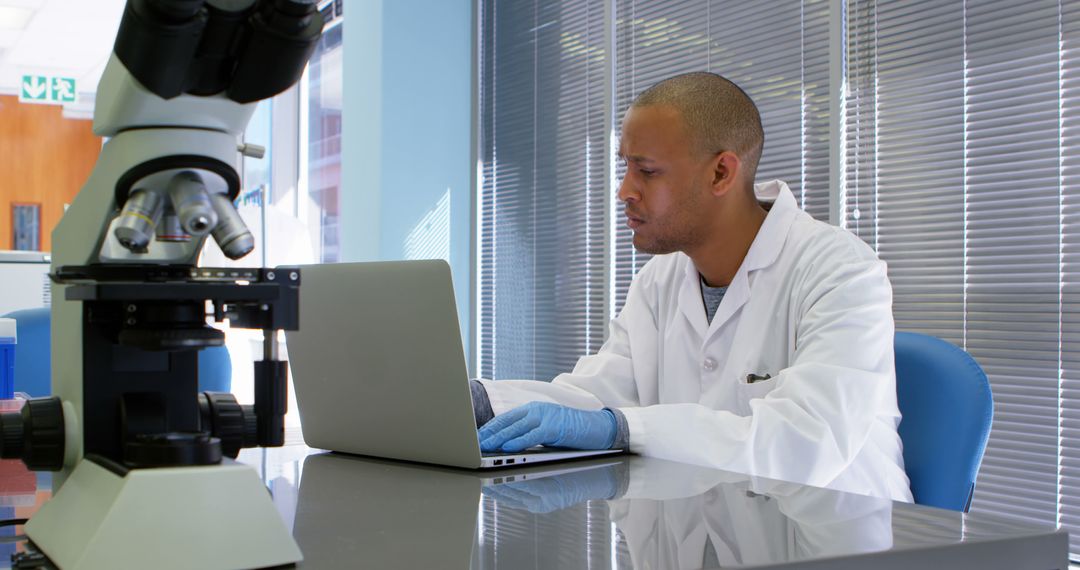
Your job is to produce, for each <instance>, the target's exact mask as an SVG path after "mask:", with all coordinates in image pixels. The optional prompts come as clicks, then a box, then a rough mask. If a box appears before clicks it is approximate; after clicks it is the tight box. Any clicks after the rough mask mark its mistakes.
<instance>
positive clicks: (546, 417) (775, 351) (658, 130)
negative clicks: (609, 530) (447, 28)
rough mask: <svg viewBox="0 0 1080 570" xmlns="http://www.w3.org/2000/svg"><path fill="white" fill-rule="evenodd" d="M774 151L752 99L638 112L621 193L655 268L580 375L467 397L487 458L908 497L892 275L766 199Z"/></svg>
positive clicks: (705, 88) (713, 99) (721, 92)
mask: <svg viewBox="0 0 1080 570" xmlns="http://www.w3.org/2000/svg"><path fill="white" fill-rule="evenodd" d="M763 144H764V132H763V130H762V127H761V118H760V115H759V114H758V111H757V108H756V107H755V106H754V103H753V101H751V100H750V98H749V97H748V96H747V95H746V93H744V92H743V91H742V90H741V89H739V88H738V86H736V85H735V84H734V83H732V82H730V81H728V80H726V79H724V78H722V77H720V76H718V75H714V74H711V73H691V74H687V75H681V76H677V77H673V78H671V79H668V80H666V81H663V82H661V83H659V84H657V85H655V86H653V87H652V88H650V89H648V90H646V91H645V92H644V93H642V94H641V95H640V96H639V97H638V98H637V99H636V100H635V101H634V103H633V104H632V105H631V106H630V109H629V110H628V111H627V112H626V116H625V118H624V120H623V132H622V138H621V140H620V145H619V156H620V158H622V159H623V160H625V161H626V175H625V177H624V178H623V181H622V185H621V186H620V187H619V191H618V197H619V200H621V201H622V202H624V203H625V213H626V218H627V225H629V227H630V228H632V229H633V231H634V247H636V248H637V249H639V250H641V251H644V252H646V253H652V254H656V256H655V257H653V259H651V260H650V261H649V262H648V263H647V264H646V265H645V267H643V268H642V270H641V271H640V272H639V273H638V275H637V276H636V277H635V278H634V281H633V283H632V284H631V286H630V290H629V292H628V294H627V298H626V304H625V306H624V307H623V309H622V311H621V312H620V314H619V316H618V317H617V318H615V319H614V320H613V321H612V323H611V332H610V336H609V338H608V340H607V342H606V343H605V344H604V346H603V347H602V348H601V349H600V351H599V352H598V353H597V354H595V355H590V356H586V357H583V358H582V359H581V360H580V361H579V362H578V364H577V366H576V367H575V368H574V371H573V372H571V373H569V374H562V375H560V376H558V377H557V378H555V380H554V381H552V382H550V383H549V382H540V381H532V380H502V381H498V382H493V381H489V380H483V381H480V382H478V383H476V384H474V399H475V401H476V402H477V406H476V407H477V409H478V424H480V423H482V422H484V421H486V420H487V417H484V416H490V415H492V414H495V415H496V417H495V419H493V420H491V421H490V422H487V423H486V425H483V427H482V428H481V429H480V443H481V447H482V448H483V449H484V450H485V451H499V450H501V451H517V450H521V449H525V448H528V447H531V446H534V445H552V446H561V447H572V448H580V449H606V448H625V449H629V450H630V451H631V452H634V453H639V454H642V455H649V456H655V457H659V458H662V459H669V460H674V461H681V462H685V463H694V464H699V465H707V466H711V467H716V468H719V469H726V470H730V471H738V472H743V473H750V474H754V475H758V476H763V477H770V478H774V479H781V480H786V481H795V482H800V483H806V484H811V485H816V486H827V487H831V488H837V489H842V490H846V491H852V492H858V493H863V494H871V495H876V496H881V497H888V498H892V499H896V500H905V501H911V492H910V490H909V486H908V480H907V477H906V475H905V473H904V469H903V457H902V455H901V443H900V438H899V436H898V434H897V432H896V427H897V425H898V424H899V421H900V413H899V411H898V409H897V404H896V388H895V371H894V364H893V320H892V290H891V287H890V285H889V281H888V278H887V276H886V270H885V264H884V263H883V262H882V261H880V260H878V259H877V257H876V256H875V255H874V252H873V251H872V250H871V249H870V248H869V247H867V246H866V244H864V243H863V242H862V241H860V240H859V239H858V238H856V237H855V236H854V235H852V234H850V233H848V232H846V231H844V230H841V229H839V228H836V227H833V226H830V225H828V224H825V223H822V222H818V221H816V220H814V219H813V218H811V217H810V216H809V215H807V214H806V213H805V212H803V211H802V210H800V209H799V208H798V205H797V204H796V202H795V198H794V196H793V195H792V194H791V192H790V190H788V188H787V185H785V184H784V183H782V182H779V181H773V182H769V183H766V184H762V185H759V186H757V187H756V188H755V186H754V182H753V181H754V177H755V174H756V170H757V164H758V160H759V158H760V157H761V150H762V146H763ZM755 192H756V194H755ZM762 202H764V203H765V204H766V205H764V206H763V204H762Z"/></svg>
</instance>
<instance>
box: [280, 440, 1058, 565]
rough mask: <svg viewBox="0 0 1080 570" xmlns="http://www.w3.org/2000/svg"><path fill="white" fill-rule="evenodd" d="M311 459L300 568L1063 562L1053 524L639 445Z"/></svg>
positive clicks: (302, 502)
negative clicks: (801, 481)
mask: <svg viewBox="0 0 1080 570" xmlns="http://www.w3.org/2000/svg"><path fill="white" fill-rule="evenodd" d="M301 473H302V476H301V483H300V489H299V493H298V497H297V504H296V512H295V518H294V520H293V522H294V535H295V536H296V539H297V542H298V543H299V544H300V548H301V549H302V550H303V552H304V556H305V561H304V563H303V565H302V567H304V568H309V567H310V568H340V567H346V566H350V567H351V566H353V565H356V564H362V565H363V566H364V567H372V568H473V569H494V568H514V569H521V568H535V569H547V568H638V569H640V568H715V567H754V568H772V567H781V566H782V567H784V568H790V567H799V568H815V567H829V568H865V567H868V566H869V565H872V566H873V567H875V568H911V567H916V566H917V565H924V566H925V565H930V566H932V567H944V566H948V567H953V568H956V567H967V565H968V564H967V562H969V561H971V562H972V563H973V564H975V563H977V564H976V565H973V566H972V567H979V568H1029V567H1030V568H1058V567H1060V568H1065V567H1066V557H1067V537H1066V536H1065V534H1064V533H1062V532H1057V531H1054V530H1053V529H1048V528H1039V527H1030V526H1027V525H1024V524H1022V523H1015V522H1012V521H1007V524H1004V525H1001V524H1000V523H1001V522H1002V521H996V522H993V523H990V524H987V523H985V522H983V521H982V519H980V518H979V517H972V516H971V515H962V514H960V513H952V512H949V511H941V510H938V509H931V508H927V507H920V506H917V505H908V504H902V503H893V502H891V501H888V500H885V499H878V498H872V497H864V496H859V495H852V494H848V493H842V492H837V491H831V490H825V489H818V488H813V487H806V486H803V485H798V484H792V483H782V482H777V481H771V480H767V479H757V478H752V477H747V476H743V475H737V474H733V473H727V472H723V471H715V470H711V469H706V468H700V467H694V466H689V465H683V464H678V463H671V462H667V461H661V460H655V459H649V458H642V457H619V458H615V459H610V458H609V459H597V460H589V461H582V462H573V463H565V464H560V465H555V466H550V467H531V468H528V469H517V470H512V471H504V472H499V473H476V472H471V471H462V470H456V469H443V468H438V467H429V466H421V465H414V464H406V463H399V462H390V461H381V460H376V459H368V458H358V457H350V456H342V455H336V454H324V455H312V456H309V457H307V458H306V459H305V460H304V463H303V467H302V469H301ZM972 525H974V527H975V528H978V529H980V531H979V533H977V534H976V535H972V534H971V533H966V534H965V529H966V528H969V527H971V526H972ZM793 563H795V565H794V566H792V565H791V564H793Z"/></svg>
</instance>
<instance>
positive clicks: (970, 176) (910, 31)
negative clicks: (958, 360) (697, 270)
mask: <svg viewBox="0 0 1080 570" xmlns="http://www.w3.org/2000/svg"><path fill="white" fill-rule="evenodd" d="M1069 4H1075V3H1069ZM1075 13H1076V9H1075V7H1074V6H1067V5H1065V4H1063V3H1059V2H1058V0H1037V1H1031V2H1025V3H1015V2H1009V1H997V0H995V1H987V0H984V1H980V2H953V3H943V2H936V1H932V0H929V1H915V2H903V3H899V2H878V1H873V0H870V1H867V0H853V1H850V2H849V3H848V14H847V18H848V23H849V25H848V69H847V79H848V92H847V105H846V108H847V113H848V115H847V117H846V123H847V154H846V160H847V164H848V167H847V171H846V189H845V192H844V204H843V209H844V214H845V215H844V223H845V224H846V225H847V227H848V228H849V229H851V230H853V231H855V232H856V233H857V234H858V235H859V236H860V237H862V238H863V239H864V240H866V241H867V242H868V243H870V244H871V245H872V246H874V247H875V248H876V249H877V250H878V253H879V254H880V256H881V257H882V258H883V259H885V261H886V262H888V263H889V275H890V278H891V280H892V283H893V289H894V296H895V306H894V311H895V315H896V322H897V328H898V329H900V330H913V331H919V332H925V333H928V334H932V335H936V336H939V337H943V338H946V339H948V340H950V341H952V342H954V343H956V344H959V345H961V346H963V347H964V348H966V349H967V350H968V351H969V352H970V353H971V354H972V355H973V356H974V357H975V359H976V360H977V361H978V362H979V363H980V364H981V365H982V367H983V369H984V370H985V371H986V373H987V375H988V376H989V377H990V381H991V385H992V388H993V391H994V401H995V415H994V424H993V428H992V432H991V436H990V442H989V444H988V447H987V450H986V454H985V457H984V459H983V464H982V468H981V471H980V473H979V478H978V481H977V485H976V490H975V497H974V501H973V504H972V511H973V512H992V513H999V514H1004V515H1010V516H1015V517H1021V518H1025V519H1028V520H1033V521H1039V522H1043V523H1050V524H1053V523H1055V522H1057V521H1058V520H1061V521H1062V522H1063V523H1065V524H1066V525H1069V526H1073V528H1072V529H1071V530H1072V532H1073V534H1074V535H1076V534H1077V532H1076V531H1077V530H1080V529H1078V528H1077V527H1075V526H1074V525H1075V524H1076V519H1075V514H1076V511H1075V507H1071V505H1074V504H1076V503H1077V498H1080V495H1078V493H1077V491H1078V490H1080V488H1077V487H1076V481H1075V480H1074V479H1073V478H1072V477H1070V475H1071V473H1070V472H1069V471H1068V469H1067V468H1065V467H1064V463H1065V462H1067V461H1068V458H1069V457H1070V456H1071V457H1076V456H1077V455H1078V454H1077V452H1076V449H1075V447H1076V446H1075V444H1074V443H1073V441H1075V439H1076V438H1075V437H1074V436H1073V434H1072V433H1070V429H1074V424H1069V423H1068V419H1067V418H1068V412H1067V410H1069V409H1071V406H1070V405H1069V404H1068V402H1069V393H1068V391H1067V389H1068V388H1070V387H1071V385H1070V384H1069V376H1070V374H1072V373H1071V370H1072V369H1075V368H1074V367H1072V365H1071V364H1070V363H1069V361H1070V359H1071V358H1072V357H1071V355H1072V354H1073V352H1074V350H1073V349H1072V348H1071V346H1070V344H1071V342H1070V341H1071V339H1069V338H1068V336H1067V334H1068V331H1069V322H1070V320H1073V318H1072V317H1071V315H1072V314H1075V310H1074V307H1075V299H1070V298H1069V297H1068V293H1069V284H1070V283H1072V282H1074V281H1075V278H1074V276H1073V273H1074V272H1075V269H1074V268H1073V267H1072V265H1071V264H1070V263H1069V261H1070V259H1069V257H1068V255H1067V251H1068V250H1067V244H1068V238H1069V236H1071V235H1073V233H1074V231H1073V228H1074V227H1075V220H1074V219H1072V217H1070V215H1069V213H1070V212H1069V209H1068V205H1069V202H1068V197H1069V188H1070V187H1069V184H1067V182H1068V181H1069V180H1070V179H1069V176H1067V174H1068V164H1069V163H1068V160H1069V159H1070V157H1072V156H1073V155H1074V151H1073V150H1072V149H1071V145H1070V142H1071V139H1070V138H1068V137H1067V136H1065V135H1067V131H1066V130H1064V129H1063V123H1064V121H1065V120H1066V119H1067V118H1070V111H1071V108H1070V105H1069V99H1068V98H1067V97H1066V96H1065V94H1066V93H1068V91H1067V90H1065V91H1063V90H1062V86H1063V85H1067V83H1066V82H1067V80H1068V79H1069V76H1068V75H1067V73H1066V71H1067V70H1070V69H1072V65H1074V64H1073V63H1072V62H1071V59H1072V58H1075V55H1074V53H1075V52H1073V53H1070V52H1069V51H1068V49H1062V45H1065V44H1063V43H1062V41H1063V38H1071V36H1072V35H1075V32H1074V31H1072V28H1071V27H1070V24H1071V25H1073V26H1075V23H1074V22H1075V20H1076V16H1075ZM1063 396H1064V397H1065V398H1064V399H1063ZM1063 407H1064V410H1066V413H1065V416H1064V417H1063V415H1062V410H1063ZM1059 452H1060V453H1059ZM1059 458H1061V459H1059ZM1059 465H1060V466H1062V469H1061V471H1060V472H1059ZM1070 516H1071V517H1072V518H1070ZM1059 517H1060V519H1059ZM1077 545H1078V542H1077V541H1076V539H1074V540H1073V551H1074V553H1075V552H1077V550H1078V548H1077Z"/></svg>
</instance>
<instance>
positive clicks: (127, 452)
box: [0, 0, 323, 570]
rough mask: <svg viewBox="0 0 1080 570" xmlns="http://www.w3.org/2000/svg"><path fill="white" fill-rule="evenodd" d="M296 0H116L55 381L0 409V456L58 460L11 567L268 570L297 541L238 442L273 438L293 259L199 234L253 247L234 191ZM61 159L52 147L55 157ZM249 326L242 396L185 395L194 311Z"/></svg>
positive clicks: (291, 310) (59, 311)
mask: <svg viewBox="0 0 1080 570" xmlns="http://www.w3.org/2000/svg"><path fill="white" fill-rule="evenodd" d="M313 2H314V0H128V2H127V5H126V7H125V10H124V14H123V18H122V21H121V23H120V28H119V31H118V33H117V37H116V43H115V45H114V48H113V53H112V54H111V56H110V59H109V61H108V63H107V66H106V68H105V71H104V74H103V76H102V79H101V83H100V86H99V88H98V95H97V100H96V105H95V109H94V132H95V133H96V134H98V135H100V136H103V137H107V142H106V143H105V144H104V146H103V148H102V150H101V154H100V156H99V159H98V162H97V164H96V165H95V167H94V169H93V171H92V173H91V175H90V178H89V180H88V181H87V182H86V184H85V186H83V188H82V190H81V191H80V192H79V193H78V195H77V196H76V198H75V200H74V201H73V203H72V204H71V207H70V208H69V209H68V211H67V212H66V213H65V214H64V216H63V219H62V220H61V221H60V223H59V225H58V226H57V227H56V229H55V231H54V232H53V244H54V250H53V252H52V274H51V275H52V279H53V295H52V298H53V304H52V370H53V394H54V396H52V397H49V398H36V399H32V400H29V401H27V402H26V404H25V406H24V407H23V409H22V410H21V411H20V412H16V413H5V414H2V415H0V432H2V434H0V443H2V445H0V456H2V457H4V458H21V459H22V460H23V461H24V462H25V463H26V464H27V465H28V466H29V467H30V468H31V469H35V470H52V471H58V473H57V474H55V475H54V477H53V490H54V493H55V494H54V497H53V498H52V499H51V500H49V501H48V502H46V503H45V504H44V505H43V506H42V508H41V509H40V510H39V511H38V512H37V513H36V514H35V515H34V516H33V517H32V518H31V519H30V521H29V522H28V523H27V524H26V526H25V529H26V534H27V536H28V537H29V539H30V540H31V542H32V546H33V548H32V549H31V550H32V551H33V552H31V553H30V554H27V555H23V556H19V555H16V557H15V560H14V563H15V567H17V568H18V567H33V568H39V567H41V565H43V564H49V565H51V566H55V567H57V568H59V569H60V570H77V569H101V568H158V569H165V568H177V569H181V568H183V569H189V568H220V569H237V568H268V567H281V566H289V565H292V564H295V563H296V562H298V561H300V560H301V559H302V556H301V553H300V550H299V548H298V547H297V545H296V542H295V541H294V540H293V538H292V536H291V534H290V532H289V530H288V529H287V528H286V526H285V524H284V522H283V521H282V519H281V517H280V516H279V515H278V513H277V511H276V509H275V508H274V506H273V503H272V501H271V498H270V495H269V493H268V492H267V489H266V487H265V486H263V485H262V483H261V481H260V480H259V477H258V475H257V474H256V472H255V470H254V469H252V468H251V467H249V466H246V465H242V464H239V463H236V462H235V461H233V459H234V458H235V457H236V456H237V454H238V453H239V452H240V449H241V448H246V447H256V446H280V445H283V444H284V414H285V411H286V401H287V400H286V380H287V366H286V363H285V362H284V361H281V360H279V359H278V355H277V340H276V339H277V332H278V331H279V330H296V328H297V327H298V322H299V306H298V297H299V287H300V271H299V269H298V268H289V267H278V268H260V269H238V268H205V267H199V266H198V265H197V262H198V258H199V254H200V252H201V250H202V247H203V244H204V243H205V241H206V240H207V238H213V239H214V240H215V241H216V242H217V244H218V245H219V246H220V247H221V249H222V251H223V252H224V253H225V254H226V255H227V256H228V257H230V258H233V259H239V258H241V257H243V256H245V255H247V254H248V253H249V252H251V251H252V249H253V248H254V244H255V242H254V239H253V237H252V235H251V233H250V232H249V231H248V229H247V228H246V226H245V224H244V222H243V220H242V219H241V218H240V216H239V213H238V212H237V210H236V208H235V206H234V202H233V200H234V199H235V198H236V196H237V194H238V193H239V190H240V179H239V176H238V174H237V165H238V163H239V159H240V156H241V155H242V154H243V155H247V156H255V157H261V149H258V148H255V147H253V146H250V145H245V144H243V143H242V142H241V141H240V136H241V134H242V133H243V131H244V128H245V126H246V125H247V122H248V120H249V119H250V118H251V115H252V113H253V111H254V109H255V105H256V104H257V102H258V101H259V100H262V99H266V98H269V97H272V96H274V95H276V94H278V93H281V92H282V91H284V90H286V89H288V88H289V87H290V86H291V85H293V84H294V83H296V81H297V80H298V79H299V78H300V76H301V74H302V73H303V70H304V67H305V66H306V64H307V61H308V59H309V58H310V56H311V53H312V52H313V51H314V49H315V46H316V43H317V42H318V40H319V38H320V36H321V34H322V26H323V20H322V16H321V15H320V13H319V11H318V10H317V7H316V6H315V5H314V3H313ZM60 159H61V160H62V159H63V157H60ZM211 316H212V317H213V318H214V320H215V321H222V320H224V319H225V318H228V319H229V322H230V326H232V327H239V328H249V329H259V330H262V331H264V335H265V343H264V355H263V356H264V358H263V360H262V361H261V362H256V363H255V382H256V386H255V404H254V405H253V406H248V405H240V404H238V403H237V401H236V399H235V398H234V397H233V396H232V395H231V394H221V393H202V394H200V393H199V392H198V358H199V352H198V351H199V350H200V349H202V348H205V347H210V346H220V345H222V344H223V343H224V334H223V333H222V332H221V331H219V330H217V329H215V328H212V327H210V326H208V325H207V321H208V318H209V317H211Z"/></svg>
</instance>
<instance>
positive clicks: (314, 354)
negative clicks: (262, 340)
mask: <svg viewBox="0 0 1080 570" xmlns="http://www.w3.org/2000/svg"><path fill="white" fill-rule="evenodd" d="M301 283H302V284H301V287H300V330H298V331H286V335H285V336H286V341H287V343H288V351H289V359H290V362H291V366H292V371H293V377H294V384H295V390H296V402H297V407H298V409H299V412H300V421H301V424H302V426H303V432H304V440H305V442H306V443H307V444H308V445H309V446H311V447H315V448H319V449H330V450H333V451H341V452H345V453H356V454H361V455H372V456H377V457H389V458H393V459H404V460H409V461H420V462H425V463H438V464H442V465H453V466H457V467H469V468H476V467H479V466H480V445H479V442H478V441H477V436H476V420H475V418H474V416H473V408H472V398H471V395H470V393H469V386H468V370H467V368H466V364H465V354H464V350H463V348H462V345H461V332H460V329H459V327H458V318H457V308H456V305H455V302H454V290H453V283H452V281H451V276H450V266H449V265H447V264H446V262H445V261H442V260H430V261H387V262H368V263H336V264H323V265H309V266H304V267H303V268H302V269H301Z"/></svg>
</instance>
